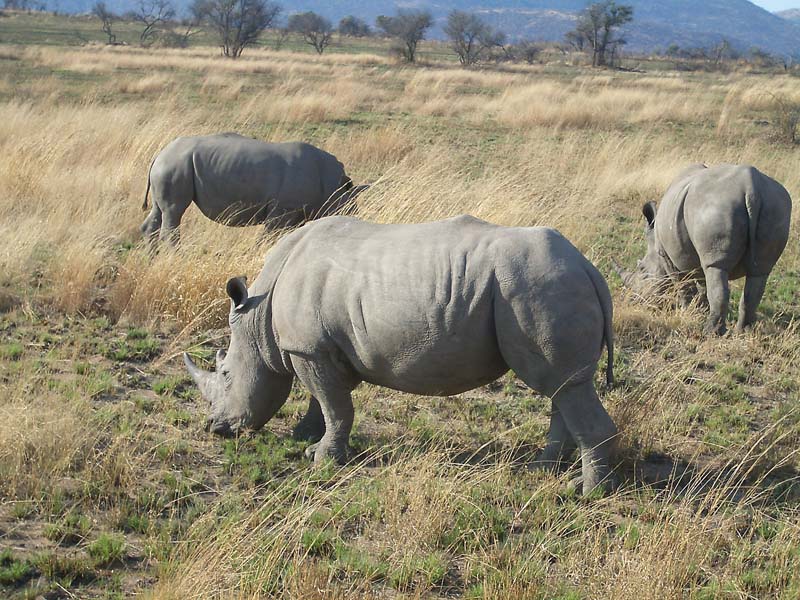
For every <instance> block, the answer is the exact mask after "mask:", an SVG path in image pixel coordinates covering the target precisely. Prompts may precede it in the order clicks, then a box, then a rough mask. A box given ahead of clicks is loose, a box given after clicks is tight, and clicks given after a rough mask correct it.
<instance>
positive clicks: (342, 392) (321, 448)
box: [292, 355, 357, 464]
mask: <svg viewBox="0 0 800 600" xmlns="http://www.w3.org/2000/svg"><path fill="white" fill-rule="evenodd" d="M292 366H293V367H294V370H295V373H296V374H297V378H298V379H299V380H300V381H301V382H302V384H303V385H304V386H306V388H308V389H309V390H310V391H311V393H312V394H313V395H314V396H315V397H316V398H317V399H318V400H319V406H320V409H321V410H322V415H323V418H324V419H325V434H324V435H323V436H322V439H321V440H320V441H319V442H317V443H316V444H312V445H311V446H309V447H308V448H306V456H308V457H309V458H311V455H312V454H313V456H314V462H320V461H323V460H325V459H326V458H333V459H334V460H336V462H338V463H339V464H344V463H345V462H347V460H348V458H349V457H350V455H351V454H352V453H351V451H350V446H349V441H350V430H351V429H352V428H353V416H354V411H353V400H352V398H351V397H350V392H351V391H352V389H353V388H354V387H355V384H356V383H357V382H352V381H350V380H349V379H350V378H348V377H346V376H344V374H343V373H342V371H341V370H340V369H339V368H337V367H336V366H335V365H334V364H333V363H332V362H329V361H316V360H315V361H311V360H308V359H306V358H302V357H298V356H294V355H293V356H292Z"/></svg>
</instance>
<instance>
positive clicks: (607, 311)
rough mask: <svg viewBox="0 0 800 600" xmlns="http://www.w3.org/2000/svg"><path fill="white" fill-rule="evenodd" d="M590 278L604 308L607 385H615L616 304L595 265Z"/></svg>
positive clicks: (591, 266) (608, 386) (592, 267)
mask: <svg viewBox="0 0 800 600" xmlns="http://www.w3.org/2000/svg"><path fill="white" fill-rule="evenodd" d="M588 271H589V278H590V279H591V280H592V285H594V289H595V292H597V299H598V300H599V301H600V307H601V308H602V310H603V341H604V342H605V345H606V351H607V352H608V364H607V365H606V387H607V388H608V389H611V388H612V387H614V305H613V303H612V301H611V292H610V291H609V290H608V284H607V283H606V280H605V279H603V276H602V275H601V274H600V271H598V270H597V269H596V268H595V267H594V265H591V263H590V268H589V270H588Z"/></svg>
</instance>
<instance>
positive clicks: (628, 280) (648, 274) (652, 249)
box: [614, 202, 667, 294]
mask: <svg viewBox="0 0 800 600" xmlns="http://www.w3.org/2000/svg"><path fill="white" fill-rule="evenodd" d="M642 214H643V215H644V218H645V221H646V223H645V227H644V237H645V240H646V241H647V253H646V254H645V255H644V258H642V259H641V260H639V261H637V263H636V270H635V271H626V270H624V269H623V268H622V267H620V266H619V265H618V264H617V263H616V262H614V270H615V271H616V272H617V274H618V275H619V276H620V277H621V278H622V283H623V284H624V285H625V287H628V288H631V289H633V290H634V291H636V292H638V293H641V294H650V293H653V292H655V291H656V290H657V289H659V286H660V285H661V284H662V282H663V281H664V279H665V278H666V277H667V271H666V269H665V268H664V262H663V261H662V259H661V255H660V253H659V247H658V240H657V239H656V203H655V202H647V203H645V205H644V206H642Z"/></svg>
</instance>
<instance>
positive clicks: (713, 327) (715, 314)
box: [703, 267, 730, 335]
mask: <svg viewBox="0 0 800 600" xmlns="http://www.w3.org/2000/svg"><path fill="white" fill-rule="evenodd" d="M703 272H704V273H705V277H706V296H707V297H708V308H709V314H708V319H707V320H706V324H705V327H704V328H703V332H704V333H706V334H713V335H723V334H724V333H725V331H726V329H727V328H726V327H725V319H726V317H727V315H728V302H729V301H730V288H729V286H728V272H727V271H724V270H722V269H719V268H717V267H706V268H704V269H703Z"/></svg>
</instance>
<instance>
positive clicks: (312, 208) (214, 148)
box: [140, 133, 367, 243]
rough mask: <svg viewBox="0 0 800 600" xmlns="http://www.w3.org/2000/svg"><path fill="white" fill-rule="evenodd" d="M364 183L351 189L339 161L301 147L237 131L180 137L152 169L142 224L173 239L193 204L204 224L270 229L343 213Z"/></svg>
mask: <svg viewBox="0 0 800 600" xmlns="http://www.w3.org/2000/svg"><path fill="white" fill-rule="evenodd" d="M366 188H367V186H357V187H354V186H353V182H352V181H351V180H350V178H349V177H348V176H347V175H346V173H345V171H344V167H343V166H342V163H340V162H339V161H338V160H336V157H334V156H333V155H331V154H328V153H327V152H325V151H324V150H320V149H319V148H315V147H314V146H311V145H309V144H304V143H300V142H287V143H282V144H270V143H267V142H262V141H259V140H254V139H252V138H248V137H244V136H241V135H238V134H236V133H222V134H217V135H204V136H194V137H179V138H177V139H176V140H174V141H172V142H171V143H170V144H168V145H167V146H166V147H165V148H164V149H163V150H161V152H159V153H158V155H157V156H156V158H155V159H154V160H153V163H152V164H151V166H150V171H149V173H148V178H147V191H146V192H145V199H144V205H143V207H142V208H143V209H147V195H148V193H149V192H150V191H151V190H152V196H153V208H152V210H151V211H150V214H149V215H148V216H147V218H146V219H145V221H144V223H142V226H141V227H140V229H141V231H142V234H143V235H144V236H145V237H146V238H148V239H154V238H155V235H156V233H159V237H160V238H161V239H162V240H166V241H169V242H172V243H175V242H177V239H178V232H177V227H178V225H179V224H180V221H181V217H182V216H183V213H184V212H186V209H187V208H189V205H190V204H191V203H192V202H194V203H195V204H196V205H197V207H198V208H199V209H200V211H201V212H202V213H203V214H204V215H205V216H206V217H208V218H209V219H212V220H214V221H217V222H219V223H224V224H226V225H231V226H244V225H254V224H259V223H266V224H267V227H268V229H276V228H281V227H292V226H295V225H299V224H301V223H303V222H304V221H306V220H310V219H314V218H317V217H320V216H325V215H329V214H335V213H339V212H343V211H346V210H347V209H348V208H349V207H351V206H352V202H353V200H354V199H355V197H356V196H357V195H358V194H359V193H361V192H362V191H363V190H364V189H366Z"/></svg>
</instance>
